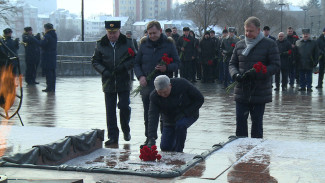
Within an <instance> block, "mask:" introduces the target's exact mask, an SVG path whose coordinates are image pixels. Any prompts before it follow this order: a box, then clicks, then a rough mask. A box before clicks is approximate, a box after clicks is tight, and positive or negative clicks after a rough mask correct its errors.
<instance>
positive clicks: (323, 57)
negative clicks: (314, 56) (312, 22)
mask: <svg viewBox="0 0 325 183" xmlns="http://www.w3.org/2000/svg"><path fill="white" fill-rule="evenodd" d="M317 44H318V48H319V76H318V85H317V86H316V88H323V79H324V65H325V27H324V29H323V34H321V35H320V36H319V38H318V39H317Z"/></svg>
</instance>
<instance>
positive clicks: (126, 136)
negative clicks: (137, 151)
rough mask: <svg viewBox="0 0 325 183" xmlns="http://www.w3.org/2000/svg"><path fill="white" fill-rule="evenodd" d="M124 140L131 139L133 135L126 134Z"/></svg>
mask: <svg viewBox="0 0 325 183" xmlns="http://www.w3.org/2000/svg"><path fill="white" fill-rule="evenodd" d="M124 140H125V141H130V140H131V135H130V133H128V134H124Z"/></svg>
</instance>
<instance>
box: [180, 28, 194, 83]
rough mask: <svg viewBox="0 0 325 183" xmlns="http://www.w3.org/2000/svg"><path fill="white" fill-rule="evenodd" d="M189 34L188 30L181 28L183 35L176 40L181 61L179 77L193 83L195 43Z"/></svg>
mask: <svg viewBox="0 0 325 183" xmlns="http://www.w3.org/2000/svg"><path fill="white" fill-rule="evenodd" d="M189 34H190V28H189V27H184V28H183V35H182V36H181V37H179V39H178V40H177V43H176V45H177V49H178V52H179V57H180V60H181V69H180V71H181V77H182V78H185V79H187V80H189V81H192V82H195V75H194V69H195V58H196V54H197V53H196V49H195V45H194V43H195V41H194V38H193V37H192V36H190V35H189Z"/></svg>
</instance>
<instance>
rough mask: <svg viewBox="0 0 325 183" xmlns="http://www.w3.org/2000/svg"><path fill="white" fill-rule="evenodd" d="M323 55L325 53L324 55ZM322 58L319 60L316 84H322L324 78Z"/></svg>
mask: <svg viewBox="0 0 325 183" xmlns="http://www.w3.org/2000/svg"><path fill="white" fill-rule="evenodd" d="M324 56H325V55H324ZM324 65H325V64H324V58H323V60H320V61H319V73H318V74H319V75H318V86H323V79H324Z"/></svg>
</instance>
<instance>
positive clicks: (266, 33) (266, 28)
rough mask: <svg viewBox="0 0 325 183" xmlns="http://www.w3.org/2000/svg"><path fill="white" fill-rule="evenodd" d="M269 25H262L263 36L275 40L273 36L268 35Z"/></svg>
mask: <svg viewBox="0 0 325 183" xmlns="http://www.w3.org/2000/svg"><path fill="white" fill-rule="evenodd" d="M270 30H271V29H270V27H269V26H264V28H263V34H264V36H265V37H267V38H270V39H272V40H273V41H276V39H275V37H273V36H271V35H270Z"/></svg>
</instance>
